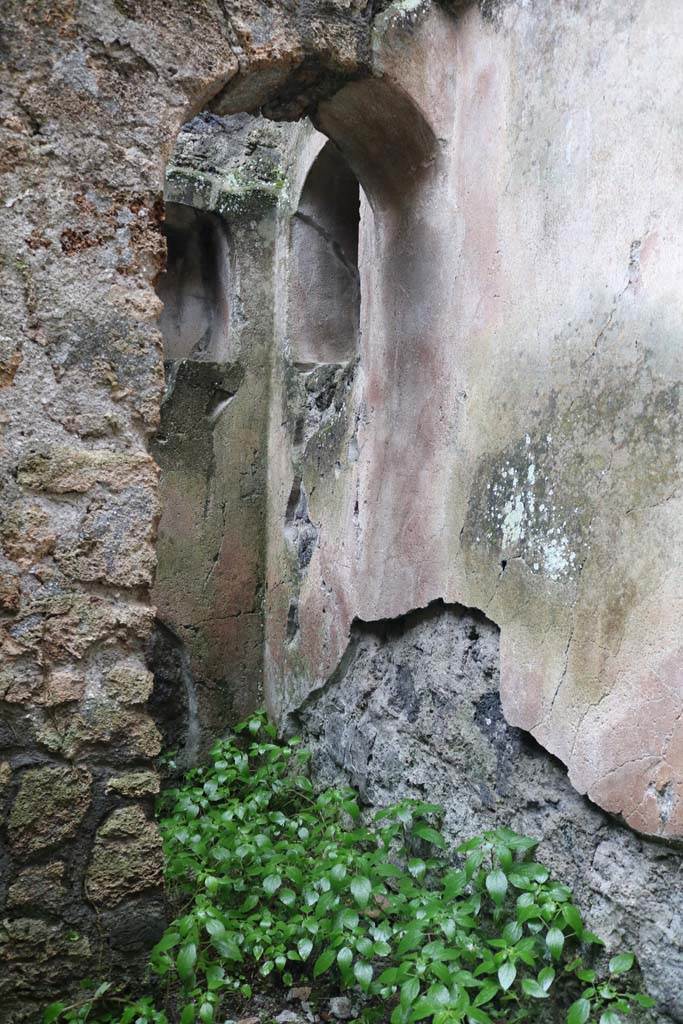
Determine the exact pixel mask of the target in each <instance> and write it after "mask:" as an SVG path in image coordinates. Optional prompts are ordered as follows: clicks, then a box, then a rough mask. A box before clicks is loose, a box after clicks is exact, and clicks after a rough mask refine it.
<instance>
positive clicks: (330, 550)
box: [266, 0, 683, 839]
mask: <svg viewBox="0 0 683 1024" xmlns="http://www.w3.org/2000/svg"><path fill="white" fill-rule="evenodd" d="M679 15H680V11H679V6H678V4H677V3H676V2H675V0H645V2H641V0H627V2H625V3H620V4H615V3H612V2H608V0H600V2H598V3H593V2H589V0H585V2H584V0H578V2H576V0H571V2H569V0H566V2H565V0H560V2H557V3H552V4H541V3H526V2H522V0H519V2H516V0H506V2H501V3H486V4H482V5H475V4H472V5H469V6H468V5H464V6H462V7H458V10H457V12H456V11H455V9H454V8H453V5H449V12H447V11H446V10H445V9H444V8H443V7H442V6H439V5H438V4H435V3H430V2H428V0H424V2H416V3H397V4H394V5H391V6H389V7H388V8H387V9H386V10H385V11H384V12H383V13H382V14H381V15H380V16H379V17H378V18H377V19H376V21H375V29H374V36H373V54H374V69H375V72H376V77H375V78H373V79H364V80H362V81H355V82H352V83H350V84H348V85H347V86H345V87H344V88H343V89H341V90H340V91H339V92H337V93H336V94H335V95H334V96H333V97H330V98H328V99H325V100H323V101H322V102H321V103H320V104H319V107H318V109H317V112H316V115H315V123H316V125H317V127H318V128H320V129H321V130H322V131H324V132H325V133H326V134H328V135H330V136H331V137H332V138H333V140H334V141H335V143H336V144H337V146H338V147H339V149H340V150H341V152H342V153H343V154H344V156H345V157H346V159H347V160H348V162H349V164H350V166H351V168H352V169H353V170H354V172H355V173H356V175H357V177H358V179H359V181H360V185H361V188H362V189H363V192H364V194H365V199H364V200H363V204H362V210H361V239H360V248H359V253H360V255H359V267H360V291H361V330H360V345H359V351H358V356H357V360H356V362H355V364H354V365H353V366H351V365H350V364H349V366H348V367H347V370H348V374H349V375H351V376H352V383H351V384H350V385H349V384H347V385H345V386H346V387H347V397H346V398H345V399H344V401H343V402H342V403H341V406H340V405H339V403H338V402H336V403H335V401H332V400H331V399H330V401H328V402H327V406H326V408H327V409H328V412H327V414H326V416H325V418H324V419H322V420H321V421H320V423H319V425H318V426H317V427H316V430H315V432H314V433H315V436H314V433H313V432H312V433H311V434H310V436H309V438H308V441H307V443H306V444H305V445H304V446H303V448H302V444H301V441H300V439H297V437H296V436H295V431H296V425H297V424H298V423H299V422H301V418H302V416H303V417H304V419H305V416H306V409H307V408H308V406H307V404H306V403H307V402H308V398H309V397H310V396H309V394H308V391H307V389H303V390H300V391H299V392H297V390H296V389H293V388H292V387H291V379H292V374H291V369H290V367H289V363H288V356H287V351H288V350H287V342H288V338H287V337H286V336H282V337H281V338H280V348H281V351H282V356H281V361H280V364H279V370H278V372H277V373H276V376H275V378H274V385H273V396H274V397H273V403H272V404H273V410H274V411H273V420H272V423H273V429H272V431H271V437H272V438H273V439H275V434H276V431H279V433H278V435H277V436H278V442H277V454H275V448H276V444H275V440H273V445H272V449H273V451H272V453H271V459H270V466H271V484H270V487H271V498H270V502H271V507H270V510H269V516H270V521H269V528H268V529H269V534H268V536H269V541H268V544H269V567H268V589H269V595H268V602H269V604H268V609H269V610H268V623H267V665H266V678H267V694H268V700H269V703H270V706H271V708H272V709H273V711H274V713H275V714H276V715H278V716H280V717H281V718H283V719H284V718H285V717H286V715H287V714H288V713H289V712H291V711H295V710H296V708H297V707H298V706H299V705H300V704H301V702H302V701H304V700H305V699H306V696H307V694H308V693H309V692H310V691H311V689H314V688H315V687H317V686H319V685H322V684H323V683H324V681H325V680H326V679H328V678H329V676H330V675H331V674H332V673H333V672H334V671H335V668H336V666H337V665H338V663H339V661H340V659H341V658H342V656H343V654H344V651H345V649H346V646H347V644H348V637H349V629H350V626H351V623H352V622H353V620H354V619H356V618H358V619H361V620H363V621H377V620H379V619H383V618H391V617H396V616H398V615H401V614H405V613H406V612H408V611H410V610H411V609H415V608H420V607H425V606H426V605H428V604H429V603H430V602H431V601H433V600H435V599H438V598H441V599H443V600H445V601H447V602H453V603H459V604H462V605H464V606H466V607H473V608H478V609H481V610H482V611H483V612H484V613H485V614H486V615H487V616H488V617H489V618H490V619H491V620H493V621H495V622H496V624H497V625H498V626H499V627H500V630H501V700H502V707H503V711H504V714H505V716H506V719H507V721H508V722H509V723H510V724H511V725H514V726H518V727H520V728H523V729H526V730H527V731H529V732H531V733H532V734H533V736H534V737H535V738H536V739H537V740H538V741H539V742H540V743H541V744H542V745H543V746H544V747H545V748H546V750H548V751H549V752H551V753H552V754H554V755H556V756H557V757H558V758H560V759H561V761H562V762H563V763H564V764H565V765H566V766H567V768H568V770H569V777H570V780H571V782H572V783H573V785H574V786H575V787H576V789H577V790H578V792H580V793H587V794H588V795H589V797H590V798H591V799H592V800H593V801H594V802H595V803H597V804H599V805H600V806H601V807H603V808H604V809H605V810H607V811H609V812H612V813H614V814H615V815H620V816H622V817H623V818H624V819H625V820H626V822H628V824H629V825H630V826H631V827H632V828H633V829H635V830H636V831H638V832H640V833H643V834H650V835H655V836H660V837H663V838H669V839H676V838H680V837H681V836H682V835H683V789H682V787H683V765H682V764H681V751H682V750H683V734H682V733H681V729H683V685H682V677H681V666H682V665H683V659H682V658H681V647H680V643H681V635H682V633H681V607H682V605H681V598H682V594H681V579H682V577H681V573H680V568H679V566H680V560H681V540H682V536H683V535H682V532H681V522H682V521H683V516H682V512H681V451H682V450H683V448H682V445H683V437H682V433H683V431H682V423H683V420H682V419H681V415H680V381H681V351H682V349H681V345H680V337H681V331H682V330H683V295H682V291H681V285H680V282H681V279H682V277H681V274H682V271H683V247H682V246H681V238H682V237H683V233H682V232H681V221H680V216H681V212H680V203H678V201H677V196H678V192H679V178H680V172H681V166H680V157H681V154H680V146H678V145H677V143H676V140H677V139H679V138H680V135H681V113H682V108H681V104H680V102H679V101H678V96H679V94H680V89H681V85H682V84H683V83H682V81H681V64H680V52H679V51H680V45H679V42H678V40H677V39H676V35H677V26H678V20H679ZM313 156H315V154H314V153H313V154H312V153H311V149H310V146H309V147H308V148H306V147H305V146H302V147H301V148H300V150H299V151H298V154H297V155H295V157H294V158H293V163H294V167H295V174H294V175H293V180H294V179H296V180H301V179H302V178H305V174H306V172H307V170H308V168H309V167H310V166H311V164H312V157H313ZM293 205H294V204H293ZM290 212H293V211H290ZM283 265H284V261H283ZM318 372H319V374H323V373H325V372H327V371H325V369H324V367H321V368H319V371H318ZM338 376H339V377H340V379H341V372H340V373H339V374H338ZM325 394H327V392H325ZM276 396H278V397H276ZM297 403H298V404H297ZM283 422H285V423H287V424H288V426H289V436H288V438H287V442H288V449H287V450H285V448H284V446H283V443H282V441H283V438H282V431H281V424H282V423H283ZM297 480H302V481H303V485H304V489H305V492H306V495H307V510H306V516H307V519H308V520H309V521H310V524H311V527H312V528H313V529H314V531H315V534H316V542H315V545H314V546H313V550H312V551H309V552H308V555H307V561H306V566H305V569H304V570H303V571H298V570H296V566H294V570H295V571H293V570H292V565H293V563H294V556H295V552H294V550H293V548H292V544H291V539H290V531H289V530H288V521H287V514H288V513H287V509H288V508H289V499H290V495H291V494H292V493H293V488H295V486H296V483H297ZM293 608H295V609H296V622H297V629H296V632H295V634H292V632H291V630H290V632H289V633H288V624H291V619H292V609H293Z"/></svg>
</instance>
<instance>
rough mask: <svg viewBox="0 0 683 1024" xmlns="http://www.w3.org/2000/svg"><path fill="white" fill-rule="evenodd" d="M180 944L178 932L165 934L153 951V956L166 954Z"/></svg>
mask: <svg viewBox="0 0 683 1024" xmlns="http://www.w3.org/2000/svg"><path fill="white" fill-rule="evenodd" d="M179 942H180V935H179V934H178V932H172V931H167V932H164V934H163V935H162V936H161V938H160V939H159V941H158V942H157V944H156V946H155V947H154V949H153V950H152V956H155V955H156V954H157V953H166V952H167V951H168V950H169V949H173V947H174V946H177V945H178V943H179Z"/></svg>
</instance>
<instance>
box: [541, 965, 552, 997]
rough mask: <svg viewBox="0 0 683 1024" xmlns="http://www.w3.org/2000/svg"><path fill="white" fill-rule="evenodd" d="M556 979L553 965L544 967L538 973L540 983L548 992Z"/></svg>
mask: <svg viewBox="0 0 683 1024" xmlns="http://www.w3.org/2000/svg"><path fill="white" fill-rule="evenodd" d="M554 980H555V971H554V970H553V969H552V967H544V968H543V970H542V971H541V972H540V973H539V975H538V983H539V985H542V986H543V988H544V989H545V990H546V992H547V991H548V989H549V988H550V986H551V985H552V983H553V981H554Z"/></svg>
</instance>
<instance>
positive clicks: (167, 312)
mask: <svg viewBox="0 0 683 1024" xmlns="http://www.w3.org/2000/svg"><path fill="white" fill-rule="evenodd" d="M165 235H166V245H167V259H166V270H165V272H164V273H163V274H162V275H161V276H160V278H159V281H158V283H157V294H158V295H159V298H160V299H161V300H162V302H163V303H164V309H163V312H162V314H161V317H160V320H159V326H160V328H161V333H162V335H163V339H164V359H165V360H166V361H170V362H175V361H177V360H180V359H198V360H207V361H211V362H220V361H222V360H223V359H225V358H226V357H227V353H228V334H229V319H230V308H229V306H230V303H229V286H230V248H229V239H228V233H227V229H226V226H225V224H224V222H223V221H222V220H221V218H220V217H218V216H217V215H216V214H214V213H207V212H206V211H204V210H197V209H195V208H194V207H192V206H185V205H183V204H181V203H167V204H166V221H165Z"/></svg>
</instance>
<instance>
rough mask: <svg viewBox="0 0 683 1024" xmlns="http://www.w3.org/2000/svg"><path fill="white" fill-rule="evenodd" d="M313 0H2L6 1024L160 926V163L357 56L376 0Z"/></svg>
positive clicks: (322, 85)
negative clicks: (151, 448) (156, 810)
mask: <svg viewBox="0 0 683 1024" xmlns="http://www.w3.org/2000/svg"><path fill="white" fill-rule="evenodd" d="M315 6H316V5H307V4H303V5H298V6H297V7H296V9H293V8H290V7H286V8H285V6H284V5H283V7H282V9H279V8H277V9H273V8H272V6H271V5H270V4H269V3H265V2H263V3H261V2H259V0H244V2H243V3H241V2H238V3H234V4H230V5H222V4H219V3H218V2H215V3H214V2H212V0H209V2H206V3H205V2H201V3H195V2H192V0H183V2H182V3H179V4H168V3H165V2H164V3H162V2H156V0H143V2H137V0H116V2H114V0H111V2H110V0H90V2H77V0H57V2H49V3H48V2H44V0H16V2H14V0H5V2H4V3H3V5H2V19H1V20H2V26H1V28H0V31H1V34H2V39H1V42H0V47H1V49H2V69H1V71H0V76H1V82H0V95H1V99H0V125H1V128H2V143H1V145H0V217H1V220H2V228H1V230H0V250H1V253H0V258H1V260H2V291H1V293H0V307H1V316H0V388H1V390H0V403H1V411H0V417H1V423H2V441H1V445H0V473H1V490H0V541H1V543H2V556H1V557H2V561H1V564H0V580H1V586H0V611H1V621H0V629H1V633H0V647H1V652H2V654H1V657H2V661H1V664H0V700H1V701H2V704H1V707H0V721H1V725H0V799H1V801H2V813H3V818H4V824H3V827H2V831H1V833H0V840H1V844H2V852H1V853H0V864H1V869H0V902H1V904H2V913H1V914H0V921H1V922H2V923H1V924H0V964H1V966H0V1020H2V1021H3V1024H4V1022H5V1021H10V1020H12V1021H18V1020H32V1021H33V1020H35V1019H36V1018H37V1015H38V1010H37V1005H39V1004H44V1003H45V1002H46V1001H48V1000H49V998H50V997H51V996H53V995H54V994H56V993H57V992H59V991H60V990H62V989H63V988H64V987H65V986H68V985H73V983H74V982H75V981H76V980H77V979H78V978H79V977H82V976H83V975H87V974H89V973H92V972H93V971H96V970H98V969H99V965H100V964H101V963H109V964H113V965H114V966H115V967H117V969H118V971H119V974H120V970H121V965H128V968H129V969H131V970H136V969H140V968H141V967H142V965H143V963H144V956H143V955H142V950H143V948H144V947H145V946H147V945H149V943H150V942H151V941H153V939H154V937H155V936H156V935H158V933H159V930H160V928H161V927H162V921H163V906H162V900H161V895H160V887H159V886H160V874H161V857H160V848H159V839H158V835H157V832H156V828H155V825H154V824H153V822H152V821H151V819H150V801H151V797H152V795H153V793H154V792H155V790H156V788H157V786H158V780H157V778H156V775H155V773H154V771H153V770H152V767H151V765H152V761H153V758H154V757H155V755H156V754H157V753H158V752H159V746H160V741H159V735H158V732H157V730H156V728H155V726H154V724H153V722H152V719H151V718H150V715H149V713H148V711H147V710H146V701H147V698H148V695H149V690H150V685H151V675H150V673H149V672H148V670H147V668H146V666H145V662H144V648H145V645H146V644H147V642H148V639H149V635H150V631H151V629H152V624H153V610H152V605H151V603H150V598H149V587H150V584H151V582H152V577H153V573H154V563H155V557H154V551H153V542H154V534H155V530H156V522H157V518H158V515H159V507H158V498H157V486H158V484H157V476H158V472H157V468H156V466H155V463H154V461H153V459H152V458H151V457H150V455H149V454H148V451H147V443H148V440H149V439H150V438H151V436H152V435H153V434H154V433H155V432H156V431H157V429H158V426H159V405H160V400H161V393H162V386H163V367H162V352H161V344H160V335H159V331H158V328H157V323H156V321H157V318H158V316H159V313H160V302H159V301H158V299H157V297H156V295H155V292H154V289H153V282H154V280H155V278H156V277H157V275H158V274H159V273H160V271H161V270H162V267H163V263H164V240H163V236H162V231H161V222H162V218H163V205H162V202H161V188H162V182H163V163H164V160H165V158H166V157H167V156H168V154H169V153H170V150H171V148H172V141H173V139H174V137H175V135H176V133H177V131H178V129H179V128H180V126H181V124H182V123H184V122H185V121H187V120H188V119H189V118H190V117H191V116H192V115H193V114H194V113H195V112H196V111H197V110H200V109H202V108H203V107H204V106H205V104H206V103H207V102H208V101H209V100H210V98H211V97H213V96H216V95H217V94H220V96H221V104H222V106H223V108H224V109H228V108H229V106H230V102H231V100H230V96H231V90H232V91H233V92H236V93H237V94H238V95H237V98H236V99H235V103H236V107H233V109H241V108H243V107H251V106H252V105H253V103H256V102H265V101H267V100H274V98H275V94H276V93H277V92H278V90H282V91H283V95H284V101H283V102H284V103H285V105H286V107H287V109H288V110H295V109H297V110H300V108H301V105H302V104H303V103H305V102H306V100H305V98H304V97H303V96H302V94H301V89H302V88H303V85H302V83H304V84H305V85H306V86H310V87H311V89H313V90H314V91H317V92H318V93H320V94H324V93H326V92H327V91H329V89H330V88H331V87H332V84H333V83H334V82H337V81H338V77H339V75H344V74H347V73H348V74H355V73H358V72H360V71H362V69H363V62H364V60H365V58H366V55H367V28H368V18H369V10H368V7H367V5H366V4H364V3H363V4H355V3H352V4H348V3H347V2H346V0H344V2H341V0H339V2H337V0H332V2H330V3H327V4H325V7H324V10H322V11H319V12H318V13H316V11H315V10H314V8H315ZM228 10H229V14H228V13H227V12H228ZM247 82H248V84H247ZM231 83H232V84H231ZM117 965H118V966H117Z"/></svg>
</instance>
